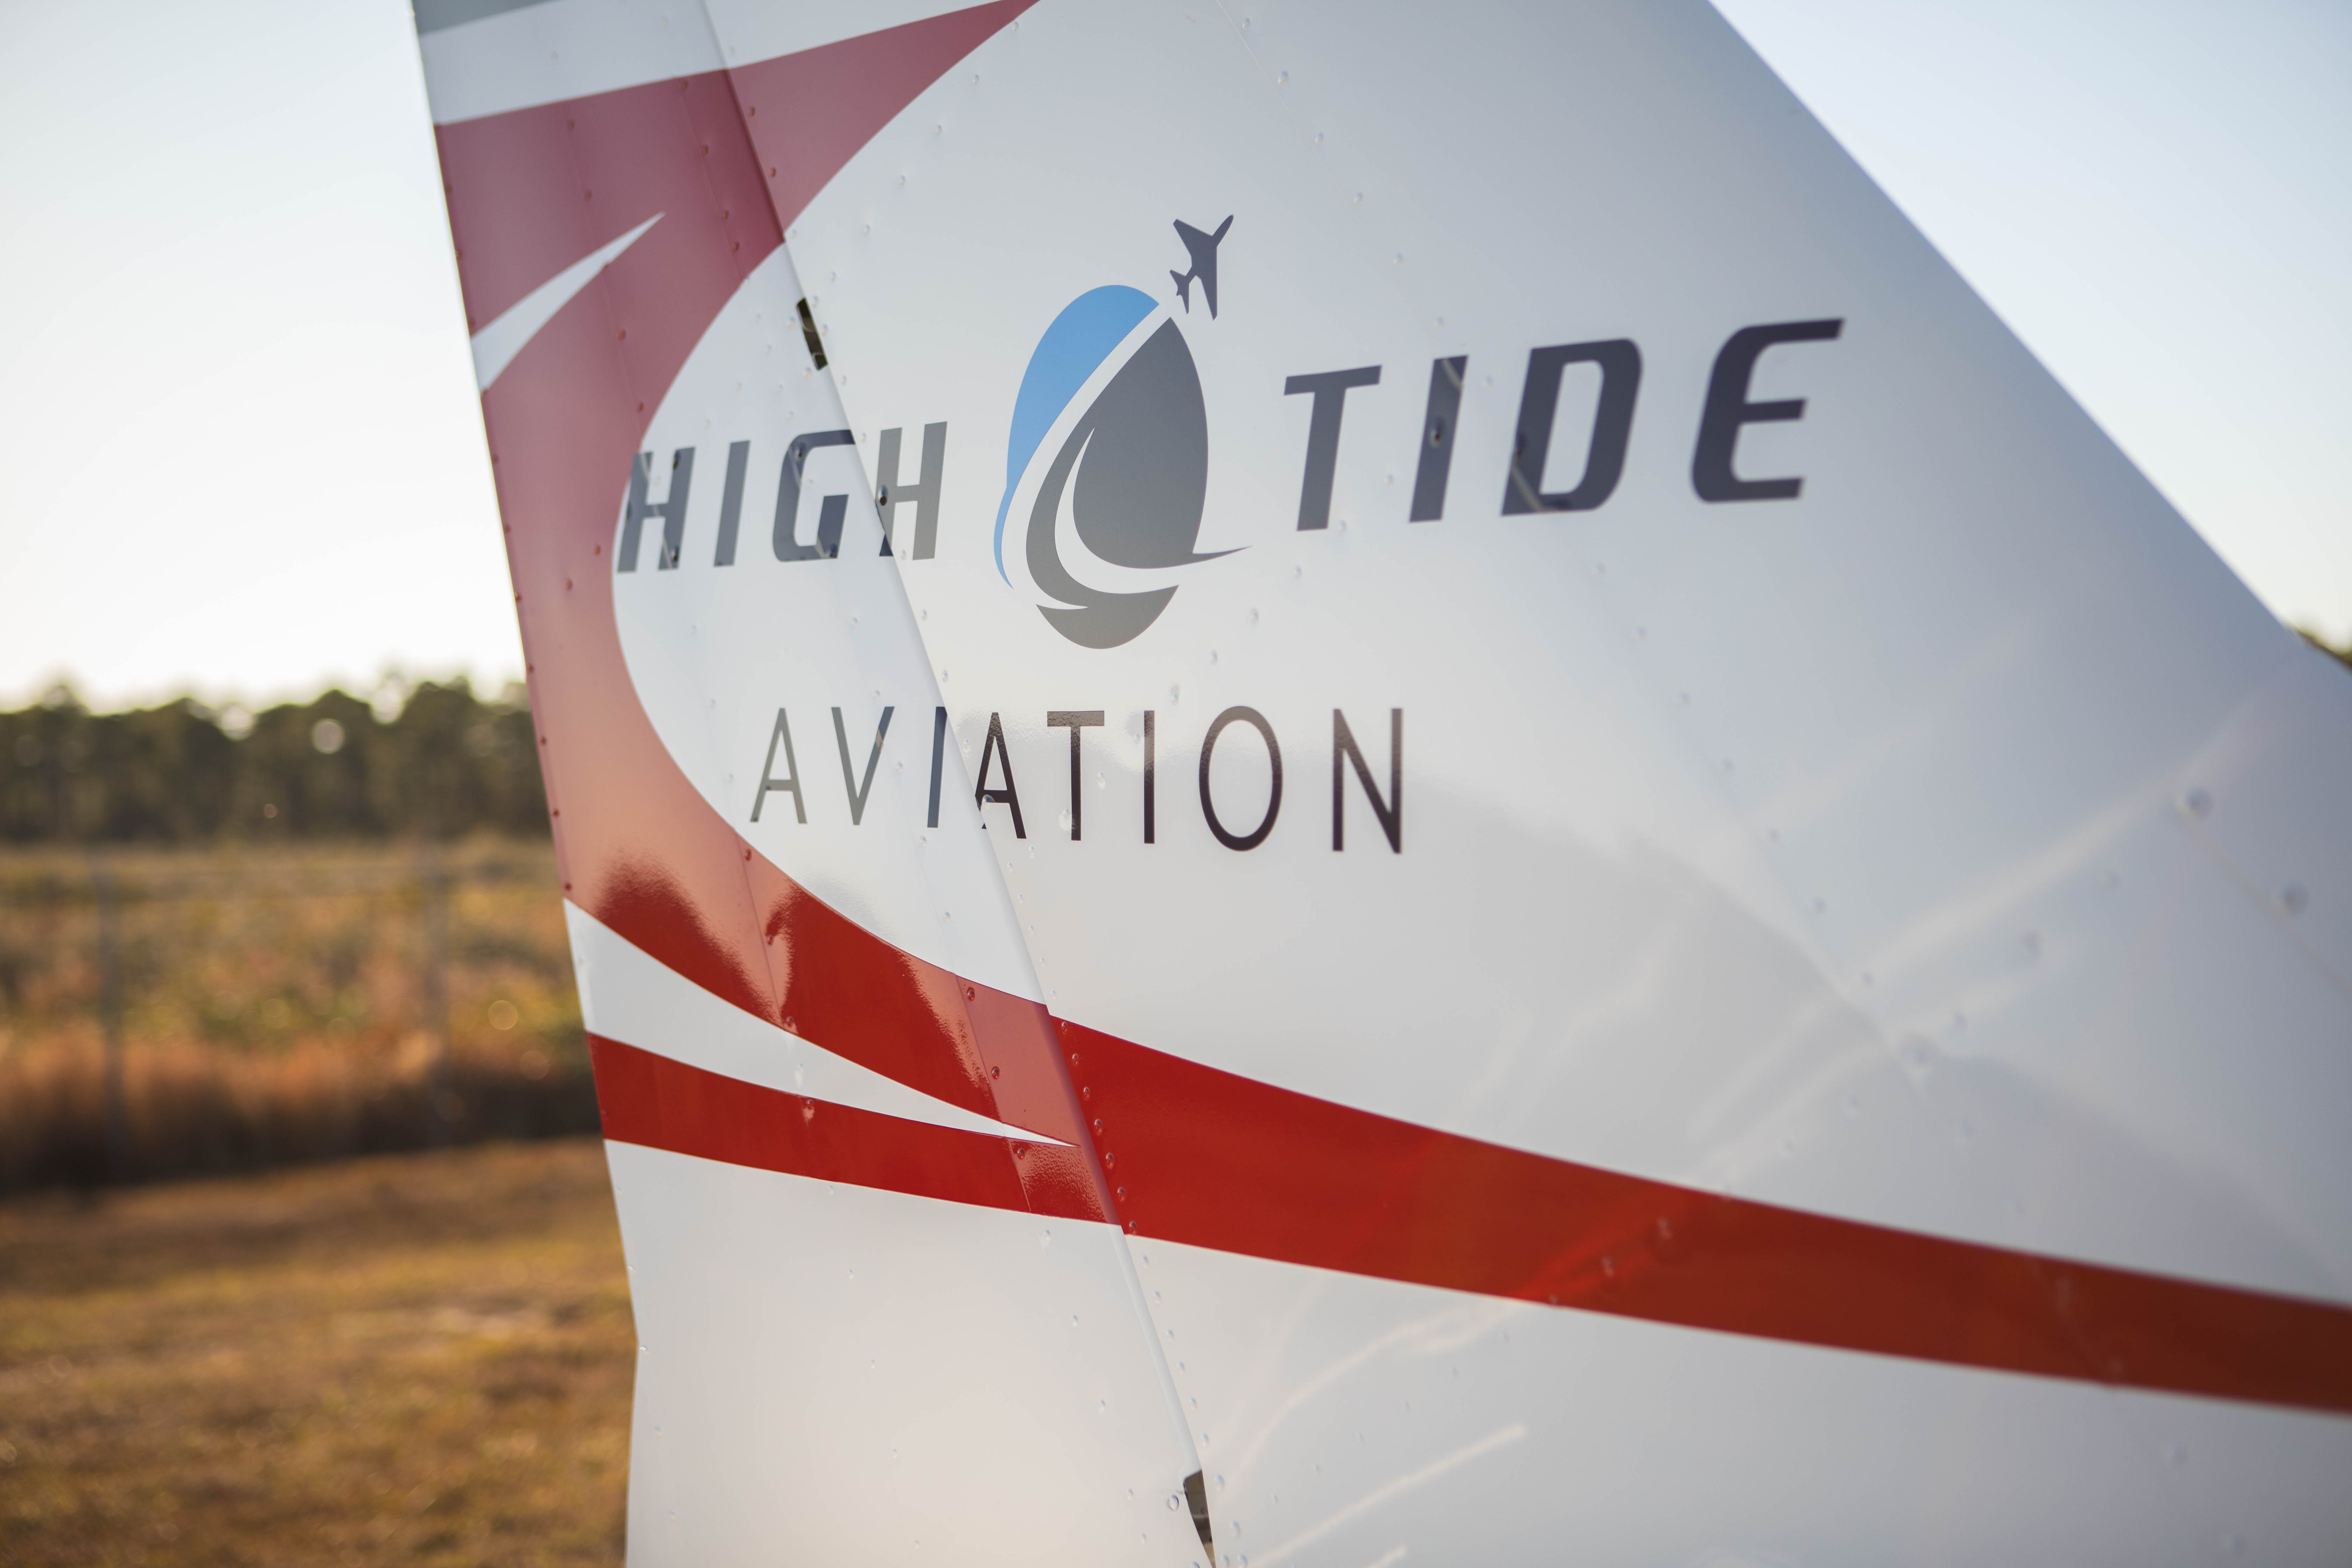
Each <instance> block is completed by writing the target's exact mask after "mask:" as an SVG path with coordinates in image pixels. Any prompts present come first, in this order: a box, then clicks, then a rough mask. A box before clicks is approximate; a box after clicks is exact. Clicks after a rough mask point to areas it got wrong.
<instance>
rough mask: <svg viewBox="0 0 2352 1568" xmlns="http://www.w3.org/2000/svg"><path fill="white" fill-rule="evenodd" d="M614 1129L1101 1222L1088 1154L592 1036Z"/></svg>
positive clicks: (684, 1146) (862, 1182)
mask: <svg viewBox="0 0 2352 1568" xmlns="http://www.w3.org/2000/svg"><path fill="white" fill-rule="evenodd" d="M588 1049H589V1055H590V1059H591V1060H593V1062H594V1064H595V1068H596V1101H597V1104H598V1105H599V1106H600V1107H602V1108H603V1110H604V1136H605V1137H607V1138H610V1139H613V1140H614V1141H616V1142H622V1143H637V1144H642V1145H643V1146H645V1147H646V1148H648V1149H667V1150H668V1151H669V1152H671V1153H673V1154H691V1155H694V1156H696V1157H697V1158H698V1159H704V1160H721V1161H724V1162H726V1163H728V1164H730V1165H746V1166H749V1167H751V1169H753V1170H755V1171H782V1172H784V1173H787V1174H789V1175H794V1176H812V1177H814V1178H815V1179H817V1180H818V1181H823V1182H846V1183H848V1184H852V1185H854V1186H861V1187H879V1188H881V1189H883V1190H885V1191H887V1192H894V1193H912V1194H915V1195H916V1196H918V1197H925V1198H943V1199H947V1200H949V1201H950V1202H953V1203H961V1204H980V1205H985V1206H987V1207H990V1208H1000V1209H1023V1210H1026V1211H1028V1212H1030V1213H1032V1214H1047V1215H1056V1216H1059V1217H1061V1218H1064V1219H1100V1218H1101V1217H1102V1211H1101V1210H1100V1209H1099V1208H1097V1207H1096V1206H1095V1202H1094V1187H1093V1180H1092V1177H1091V1176H1090V1175H1089V1173H1087V1170H1086V1169H1085V1166H1084V1160H1085V1156H1084V1155H1083V1154H1082V1153H1080V1152H1078V1151H1077V1150H1075V1149H1057V1148H1055V1147H1054V1146H1053V1145H1051V1144H1046V1143H1026V1142H1016V1141H1014V1140H1013V1139H1009V1138H992V1137H989V1136H987V1135H986V1134H984V1133H977V1132H961V1131H955V1130H954V1129H952V1128H947V1127H934V1126H931V1125H930V1124H929V1123H928V1122H922V1121H904V1120H902V1119H900V1118H898V1117H896V1116H884V1115H880V1114H878V1113H877V1112H875V1111H871V1110H857V1109H856V1108H855V1107H852V1106H846V1105H835V1104H833V1103H832V1102H830V1101H827V1100H809V1099H806V1098H804V1097H803V1096H801V1095H797V1094H787V1093H785V1092H783V1091H782V1090H781V1089H762V1088H761V1087H760V1086H759V1085H758V1084H751V1083H745V1082H743V1081H742V1080H741V1079H732V1078H723V1077H721V1076H720V1075H719V1074H718V1073H714V1072H705V1071H704V1070H703V1069H702V1068H696V1067H688V1066H687V1065H686V1064H685V1063H684V1062H679V1061H673V1060H671V1059H670V1058H667V1057H663V1056H656V1055H655V1054H654V1053H653V1052H651V1051H641V1050H639V1049H637V1048H636V1047H635V1046H625V1045H623V1044H621V1043H620V1042H619V1041H618V1040H608V1039H605V1038H604V1037H602V1036H599V1035H591V1036H589V1037H588Z"/></svg>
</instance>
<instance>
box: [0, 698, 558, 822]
mask: <svg viewBox="0 0 2352 1568" xmlns="http://www.w3.org/2000/svg"><path fill="white" fill-rule="evenodd" d="M538 752H539V745H538V736H537V734H536V732H535V731H533V729H532V727H531V721H530V708H529V706H528V704H527V702H526V701H525V700H524V698H523V696H522V693H521V690H520V688H509V689H508V690H506V691H504V692H501V693H500V694H499V695H498V696H497V697H495V698H492V699H490V700H483V699H482V698H480V697H478V696H476V695H475V693H474V689H473V687H472V685H471V684H470V683H469V682H468V681H467V679H465V678H464V677H462V676H460V677H458V678H457V679H454V680H450V681H446V682H435V681H425V682H421V683H419V684H416V685H415V686H413V687H388V688H387V689H385V690H384V691H383V692H382V693H379V694H378V696H377V697H376V699H375V700H373V702H371V701H368V700H362V699H361V698H358V697H354V696H352V695H351V694H350V693H349V692H346V691H341V690H329V691H327V692H325V693H324V694H322V695H321V696H320V697H318V698H316V699H315V700H311V701H309V702H289V703H281V704H279V705H278V706H277V707H274V708H268V709H264V710H260V711H258V712H248V711H247V710H243V709H241V708H227V709H219V710H215V709H214V708H211V707H208V706H206V705H205V704H204V703H202V702H199V701H196V700H194V699H193V698H182V699H180V700H177V701H173V702H166V703H163V704H162V705H161V706H158V707H154V708H143V709H139V710H133V711H130V712H123V713H93V712H91V711H89V709H88V708H86V707H85V706H84V705H83V704H82V703H81V701H80V700H79V699H78V698H76V697H75V696H74V694H73V693H72V692H71V690H69V689H66V688H62V687H60V688H58V689H55V690H52V691H51V692H50V693H49V694H48V695H47V697H45V698H44V699H43V700H41V701H39V702H38V703H37V704H35V705H34V706H32V707H29V708H25V709H22V710H17V711H16V712H0V842H6V843H16V844H32V843H47V844H125V843H152V844H185V843H197V842H205V841H209V840H214V839H240V838H242V839H253V840H258V841H264V842H268V841H271V840H287V839H301V838H380V837H433V838H457V837H464V836H466V835H467V834H470V833H476V832H481V831H492V832H499V833H509V834H530V835H544V834H545V833H546V832H547V830H548V820H547V801H546V795H545V792H544V791H543V789H542V787H541V783H540V775H539V756H538Z"/></svg>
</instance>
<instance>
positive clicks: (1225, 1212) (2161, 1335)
mask: <svg viewBox="0 0 2352 1568" xmlns="http://www.w3.org/2000/svg"><path fill="white" fill-rule="evenodd" d="M1059 1027H1060V1032H1061V1036H1062V1039H1063V1042H1064V1044H1065V1045H1066V1046H1068V1047H1071V1048H1070V1051H1069V1059H1070V1061H1071V1063H1072V1064H1073V1066H1074V1068H1075V1069H1076V1074H1077V1078H1078V1080H1079V1085H1080V1088H1079V1092H1080V1094H1081V1096H1082V1097H1083V1098H1084V1100H1085V1102H1086V1105H1087V1110H1088V1112H1089V1113H1090V1114H1091V1115H1092V1116H1093V1117H1094V1119H1095V1125H1097V1127H1099V1128H1101V1129H1102V1131H1101V1133H1100V1134H1099V1137H1100V1143H1101V1152H1100V1154H1099V1156H1098V1157H1099V1159H1100V1160H1101V1162H1102V1163H1103V1165H1104V1167H1105V1171H1106V1174H1107V1176H1108V1180H1109V1182H1110V1184H1111V1185H1112V1188H1113V1192H1114V1201H1115V1203H1116V1205H1117V1210H1116V1212H1117V1214H1118V1219H1119V1221H1120V1223H1122V1224H1123V1225H1124V1226H1125V1228H1126V1229H1127V1230H1128V1231H1129V1232H1130V1233H1132V1234H1135V1235H1137V1236H1148V1237H1164V1238H1166V1239H1168V1240H1171V1241H1180V1242H1185V1243H1189V1244H1191V1245H1193V1246H1197V1247H1213V1248H1215V1249H1216V1250H1218V1251H1221V1252H1235V1253H1242V1254H1245V1255H1247V1256H1250V1257H1254V1258H1269V1259H1272V1260H1275V1261H1277V1262H1282V1263H1292V1264H1302V1265H1305V1266H1307V1267H1309V1268H1330V1269H1336V1270H1339V1271H1342V1272H1345V1273H1349V1274H1360V1275H1369V1276H1371V1277H1373V1278H1376V1279H1396V1280H1402V1281H1405V1282H1408V1283H1411V1284H1415V1285H1434V1286H1440V1287H1443V1288H1444V1289H1454V1290H1466V1291H1475V1292H1477V1293H1478V1294H1481V1295H1487V1296H1504V1297H1513V1298H1517V1300H1526V1301H1536V1302H1541V1303H1545V1304H1548V1305H1550V1306H1555V1307H1560V1308H1570V1309H1576V1310H1583V1311H1591V1312H1607V1313H1610V1314H1612V1315H1614V1316H1617V1317H1624V1318H1637V1319H1641V1320H1643V1321H1649V1322H1657V1323H1672V1324H1676V1325H1679V1326H1681V1327H1684V1328H1691V1329H1706V1330H1712V1331H1717V1332H1721V1333H1733V1334H1744V1335H1750V1336H1753V1337H1756V1338H1759V1339H1769V1340H1779V1341H1783V1342H1794V1343H1799V1344H1810V1345H1820V1346H1824V1347H1827V1348H1829V1349H1833V1350H1844V1351H1859V1352H1868V1353H1872V1354H1877V1355H1889V1356H1900V1357H1903V1358H1906V1359H1909V1360H1914V1361H1929V1362H1940V1363H1945V1364H1947V1365H1952V1366H1966V1367H1978V1368H1983V1369H1986V1370H1990V1371H1994V1372H2009V1373H2028V1374H2032V1375H2035V1376H2041V1377H2054V1378H2063V1379H2067V1380H2069V1381H2074V1382H2084V1383H2095V1384H2107V1385H2110V1386H2114V1387H2119V1388H2137V1389H2146V1390H2150V1391H2155V1392H2161V1393H2167V1394H2203V1395H2209V1396H2212V1397H2217V1398H2222V1399H2235V1400H2244V1401H2250V1402H2254V1403H2259V1404H2265V1405H2289V1406H2294V1407H2298V1408H2303V1409H2308V1410H2319V1411H2327V1412H2332V1413H2337V1414H2352V1311H2347V1310H2346V1309H2344V1308H2342V1307H2337V1306H2332V1305H2328V1304H2326V1303H2323V1302H2317V1301H2306V1300H2295V1299H2294V1298H2290V1297H2285V1296H2277V1295H2272V1294H2268V1293H2265V1292H2262V1291H2255V1290H2244V1289H2233V1288H2231V1287H2227V1286H2220V1285H2210V1284H2205V1283H2201V1282H2199V1281H2195V1280H2188V1279H2170V1278H2168V1277H2165V1276H2162V1275H2156V1274H2147V1273H2141V1272H2137V1271H2135V1270H2131V1269H2124V1268H2106V1267H2103V1266H2100V1265H2096V1264H2088V1263H2080V1262H2075V1261H2073V1260H2070V1259H2066V1258H2053V1257H2047V1256H2043V1255H2041V1254H2036V1253H2030V1252H2021V1251H2015V1250H2011V1249H2010V1248H2006V1247H1986V1246H1982V1245H1979V1244H1977V1243H1973V1242H1964V1241H1954V1240H1951V1239H1949V1238H1947V1237H1933V1236H1923V1235H1920V1234H1918V1233H1916V1232H1912V1231H1903V1230H1896V1229H1893V1228H1890V1227H1888V1226H1875V1225H1865V1224H1862V1223H1860V1222H1858V1221H1854V1220H1847V1219H1838V1218H1834V1217H1832V1216H1830V1215H1820V1214H1811V1213H1806V1212H1804V1211H1801V1210H1797V1209H1790V1208H1781V1207H1779V1206H1776V1205H1770V1204H1759V1203H1752V1202H1749V1201H1747V1200H1745V1199H1740V1198H1733V1197H1726V1196H1722V1195H1720V1194H1709V1193H1702V1192H1697V1191H1695V1190H1693V1189H1691V1188H1688V1187H1681V1186H1676V1185H1675V1184H1671V1183H1666V1182H1657V1181H1650V1180H1647V1179H1644V1178H1642V1177H1638V1176H1628V1175H1625V1174H1623V1173H1619V1172H1614V1171H1605V1170H1601V1169H1598V1168H1596V1167H1594V1166H1591V1165H1581V1164H1577V1163H1573V1162H1570V1161H1566V1160H1555V1159H1551V1158H1549V1157H1547V1156H1544V1155H1540V1154H1531V1153H1528V1152H1525V1151H1523V1150H1517V1149H1508V1148H1504V1147H1502V1146H1500V1145H1498V1144H1494V1143H1486V1142H1479V1141H1478V1140H1476V1139H1472V1138H1464V1137H1459V1136H1456V1135H1454V1134H1453V1133H1447V1132H1440V1131H1436V1130H1434V1129H1433V1128H1428V1127H1421V1126H1416V1125H1414V1124H1412V1123H1411V1122H1406V1121H1395V1120H1393V1119H1391V1118H1389V1117H1385V1116H1376V1115H1373V1114H1371V1113H1370V1112H1369V1111H1363V1110H1351V1109H1350V1108H1349V1107H1347V1106H1343V1105H1337V1104H1333V1103H1332V1102H1330V1101H1328V1100H1317V1099H1315V1098H1313V1097H1312V1096H1309V1095H1303V1094H1297V1093H1294V1092H1292V1091H1290V1090H1287V1089H1276V1088H1273V1087H1271V1086H1270V1085H1267V1084H1263V1083H1259V1082H1256V1081H1255V1080H1253V1079H1246V1078H1241V1077H1238V1076H1236V1075H1234V1074H1232V1073H1226V1072H1220V1071H1218V1070H1217V1069H1215V1068H1207V1067H1202V1066H1201V1065H1200V1064H1198V1063H1195V1062H1189V1061H1186V1060H1184V1059H1183V1058H1179V1057H1172V1056H1169V1055H1166V1054H1165V1053H1163V1052H1160V1051H1154V1050H1151V1049H1150V1048H1149V1047H1143V1046H1139V1045H1135V1044H1133V1043H1131V1042H1129V1041H1126V1040H1121V1039H1118V1038H1116V1037H1112V1036H1108V1035H1105V1034H1101V1033H1099V1032H1097V1031H1096V1030H1092V1029H1088V1028H1086V1027H1083V1026H1079V1025H1076V1024H1068V1023H1065V1024H1062V1025H1060V1026H1059ZM592 1045H593V1052H594V1059H595V1065H596V1087H597V1099H598V1100H599V1102H600V1103H601V1104H602V1105H603V1106H604V1120H605V1126H604V1131H605V1136H607V1137H608V1138H612V1139H614V1140H615V1141H617V1142H625V1143H636V1144H642V1145H645V1146H646V1147H649V1148H656V1149H666V1150H668V1151H670V1152H673V1153H679V1154H690V1155H695V1156H697V1157H699V1158H702V1159H709V1160H719V1161H724V1162H726V1163H730V1164H736V1165H745V1166H750V1167H752V1168H755V1169H759V1170H765V1171H781V1172H786V1173H791V1174H794V1175H802V1176H811V1177H815V1178H817V1179H820V1180H824V1181H834V1182H847V1183H851V1184H857V1185H861V1186H869V1187H879V1188H884V1189H887V1190H888V1191H892V1192H902V1193H910V1194H917V1195H919V1196H922V1197H928V1198H936V1199H941V1200H945V1201H948V1202H953V1203H965V1204H978V1205H986V1206H989V1207H992V1208H1005V1209H1023V1210H1027V1211H1028V1212H1031V1213H1036V1214H1046V1215H1060V1216H1063V1217H1068V1218H1085V1219H1090V1218H1096V1217H1098V1215H1097V1211H1096V1210H1095V1209H1094V1206H1093V1199H1094V1194H1093V1191H1092V1188H1091V1185H1090V1184H1089V1183H1088V1181H1087V1175H1086V1173H1085V1172H1084V1171H1083V1170H1081V1169H1079V1168H1078V1167H1079V1165H1080V1163H1081V1162H1082V1161H1083V1160H1084V1159H1085V1157H1086V1156H1085V1154H1084V1153H1083V1152H1081V1151H1079V1150H1076V1149H1055V1148H1051V1147H1047V1146H1044V1145H1039V1144H1024V1143H1019V1142H1013V1141H1010V1140H1006V1139H1002V1138H994V1137H989V1136H986V1135H984V1134H978V1133H971V1132H963V1131H956V1130H954V1129H950V1128H943V1127H934V1126H929V1125H927V1124H925V1123H921V1122H914V1121H902V1120H899V1119H898V1118H896V1117H890V1116H883V1115H878V1114H877V1113H875V1112H872V1111H866V1110H854V1109H851V1108H848V1107H845V1106H835V1105H831V1104H825V1103H822V1102H819V1101H814V1100H804V1099H803V1098H802V1097H800V1096H797V1095H792V1094H787V1093H784V1092H782V1091H781V1090H776V1089H762V1088H760V1087H758V1086H756V1085H753V1084H748V1083H744V1082H742V1081H740V1080H739V1079H730V1078H725V1077H722V1076H720V1075H719V1074H716V1073H710V1072H706V1071H703V1070H702V1069H700V1068H693V1067H688V1066H687V1065H685V1064H684V1063H681V1062H677V1061H673V1060H670V1059H669V1058H665V1057H661V1056H657V1055H655V1054H654V1053H651V1052H648V1051H643V1050H638V1049H636V1048H635V1047H629V1046H625V1045H621V1044H619V1043H617V1042H614V1041H611V1040H605V1039H602V1038H593V1040H592ZM1007 1152H1009V1153H1010V1155H1011V1161H1010V1163H1012V1164H1013V1166H1015V1167H1023V1169H1022V1172H1021V1173H1022V1176H1023V1177H1024V1180H1015V1179H1013V1174H1012V1173H1010V1172H1008V1170H1007V1169H1006V1165H1007V1161H1006V1160H1005V1158H1004V1155H1005V1154H1006V1153H1007Z"/></svg>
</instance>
